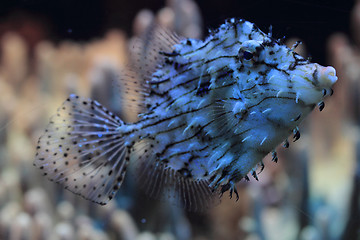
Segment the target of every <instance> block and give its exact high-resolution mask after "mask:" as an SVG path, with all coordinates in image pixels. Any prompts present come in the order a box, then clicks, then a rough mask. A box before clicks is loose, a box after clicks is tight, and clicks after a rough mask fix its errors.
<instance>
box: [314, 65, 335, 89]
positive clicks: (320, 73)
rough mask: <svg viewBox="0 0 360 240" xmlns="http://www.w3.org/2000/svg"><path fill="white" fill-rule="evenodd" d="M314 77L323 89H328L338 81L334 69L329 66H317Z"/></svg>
mask: <svg viewBox="0 0 360 240" xmlns="http://www.w3.org/2000/svg"><path fill="white" fill-rule="evenodd" d="M314 77H315V79H316V80H317V82H318V85H319V86H320V87H323V88H330V87H331V86H332V85H334V83H335V82H336V81H337V79H338V77H337V76H336V70H335V68H333V67H331V66H328V67H323V66H320V65H318V64H317V66H316V70H315V76H314Z"/></svg>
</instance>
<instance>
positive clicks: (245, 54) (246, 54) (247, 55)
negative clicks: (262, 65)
mask: <svg viewBox="0 0 360 240" xmlns="http://www.w3.org/2000/svg"><path fill="white" fill-rule="evenodd" d="M253 57H254V54H252V53H251V52H249V51H244V52H243V58H244V59H245V60H251V59H252V58H253Z"/></svg>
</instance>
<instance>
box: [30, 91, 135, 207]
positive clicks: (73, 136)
mask: <svg viewBox="0 0 360 240" xmlns="http://www.w3.org/2000/svg"><path fill="white" fill-rule="evenodd" d="M123 125H124V122H123V121H122V120H121V119H120V118H118V117H117V116H115V115H114V114H113V113H111V112H110V111H109V110H107V109H106V108H105V107H103V106H101V105H100V104H99V103H98V102H97V101H93V100H90V99H83V98H80V97H78V96H76V95H70V97H69V98H68V99H67V100H66V101H65V102H64V103H63V105H62V106H61V107H60V108H59V109H58V111H57V114H56V115H54V116H53V117H52V118H51V119H50V123H49V125H48V127H47V129H46V130H45V133H44V135H42V136H41V137H40V139H39V141H38V146H37V153H36V159H35V162H34V165H35V166H36V167H38V168H40V169H41V170H42V171H43V173H44V175H46V176H48V178H49V179H50V180H51V181H54V182H57V183H60V184H62V185H64V186H65V188H66V189H68V190H70V191H71V192H73V193H75V194H78V195H81V196H82V197H84V198H85V199H88V200H91V201H93V202H96V203H99V204H102V205H104V204H106V203H107V201H109V200H110V199H112V198H113V197H114V195H115V193H116V192H117V190H118V188H119V187H120V185H121V183H122V181H123V178H124V175H125V172H126V166H127V164H128V159H129V158H128V157H127V153H126V147H125V145H124V144H125V140H124V138H123V136H122V135H121V133H120V132H119V131H118V129H119V127H121V126H123Z"/></svg>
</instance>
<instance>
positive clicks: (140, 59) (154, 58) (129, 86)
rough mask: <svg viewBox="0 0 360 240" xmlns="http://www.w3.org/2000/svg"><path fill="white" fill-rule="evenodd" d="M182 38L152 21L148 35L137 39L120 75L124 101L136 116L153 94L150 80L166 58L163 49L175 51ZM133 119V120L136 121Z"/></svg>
mask: <svg viewBox="0 0 360 240" xmlns="http://www.w3.org/2000/svg"><path fill="white" fill-rule="evenodd" d="M179 42H180V38H179V37H178V36H177V35H176V34H175V33H172V32H170V31H168V30H166V29H165V28H163V27H161V26H159V25H157V24H151V25H150V27H149V28H148V29H147V30H146V31H145V32H144V34H143V35H142V36H141V37H139V38H135V39H133V41H132V43H131V45H132V46H131V48H130V59H129V63H128V66H127V67H126V69H125V70H124V71H122V72H121V73H120V74H121V75H120V78H119V81H118V84H117V85H118V87H119V88H120V91H121V104H122V107H123V109H124V110H125V111H127V114H124V115H128V114H129V112H130V113H134V115H135V116H137V115H138V114H140V113H142V112H143V111H144V110H145V106H144V98H145V97H146V96H147V94H148V93H149V88H148V84H147V81H149V80H151V77H152V74H153V73H154V72H155V70H156V68H157V67H158V65H159V64H160V63H161V62H162V61H163V56H161V52H172V50H173V47H174V45H175V44H177V43H179ZM135 120H136V119H131V120H130V121H135Z"/></svg>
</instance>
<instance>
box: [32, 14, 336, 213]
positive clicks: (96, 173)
mask: <svg viewBox="0 0 360 240" xmlns="http://www.w3.org/2000/svg"><path fill="white" fill-rule="evenodd" d="M160 35H161V34H160ZM160 40H161V41H157V45H156V46H155V47H154V48H153V49H154V50H153V52H152V53H153V55H152V57H149V58H143V59H140V60H141V61H142V62H141V66H142V67H143V68H144V69H145V70H144V69H143V71H142V72H149V71H152V74H151V73H149V74H147V75H146V74H143V79H145V80H146V79H147V80H146V81H145V83H144V84H143V85H142V87H141V89H138V88H139V86H140V85H139V84H138V81H137V80H132V81H133V82H131V80H129V79H131V78H127V79H125V80H123V84H124V86H126V87H124V89H125V90H126V91H127V92H129V91H130V92H142V93H143V94H144V96H145V97H146V98H145V100H144V101H142V106H143V109H144V112H143V113H142V114H140V115H139V120H138V121H137V122H135V123H125V122H124V121H122V120H121V119H120V118H118V117H117V116H115V115H114V114H113V113H112V112H110V111H109V110H107V109H106V108H105V107H103V106H102V105H100V104H99V103H98V102H97V101H95V100H90V99H84V98H80V97H78V96H76V95H70V97H69V98H68V99H67V100H66V101H65V102H64V104H63V105H62V106H61V107H60V108H59V109H58V113H57V114H56V115H55V116H54V117H52V118H51V120H50V124H49V125H48V127H47V129H46V130H45V134H44V135H43V136H41V137H40V139H39V141H38V146H37V154H36V160H35V163H34V165H35V166H36V167H38V168H40V169H42V171H43V172H44V175H47V176H48V177H49V179H50V180H52V181H55V182H57V183H61V184H63V185H64V186H65V188H67V189H69V190H70V191H72V192H74V193H76V194H79V195H81V196H83V197H84V198H86V199H89V200H91V201H94V202H97V203H100V204H106V203H107V201H108V200H110V199H112V198H113V197H114V195H115V193H116V192H117V190H118V189H119V187H120V185H121V183H122V182H123V180H124V177H125V173H126V171H127V168H128V165H129V163H132V164H130V165H131V166H133V168H134V169H135V170H134V171H135V173H136V174H135V176H136V178H137V180H138V181H139V183H140V184H141V185H142V186H143V187H144V188H145V190H146V192H147V193H148V194H150V195H151V196H154V197H157V198H168V199H170V200H171V201H174V202H176V203H178V204H180V205H182V206H184V207H185V208H187V209H190V210H201V209H204V208H207V207H210V206H211V205H212V204H214V203H216V202H218V200H219V197H220V196H221V195H222V193H224V192H226V191H228V190H229V191H230V195H232V193H235V194H236V195H237V198H238V193H237V191H236V187H235V184H236V183H237V182H239V181H240V180H241V179H244V178H245V179H248V177H247V175H248V174H249V173H250V174H252V175H253V176H254V177H255V178H256V179H257V174H256V169H257V167H259V166H262V167H263V166H264V165H263V163H262V159H263V158H264V157H265V156H266V155H267V154H268V153H270V152H272V154H273V160H274V161H276V160H277V156H276V152H275V148H276V147H277V146H278V145H279V144H280V143H281V142H283V141H284V140H285V145H288V141H287V138H288V136H289V135H290V134H291V133H294V140H297V139H298V138H299V137H300V133H299V131H298V125H299V123H300V122H301V121H302V120H303V119H304V118H305V117H306V116H307V115H308V114H309V113H310V112H311V111H312V110H313V109H314V108H315V107H316V106H317V105H318V106H319V107H320V110H322V108H323V107H324V103H323V99H324V98H325V97H326V96H328V95H331V94H332V89H331V87H332V85H333V84H334V83H335V82H336V80H337V77H336V73H335V69H334V68H333V67H323V66H320V65H319V64H316V63H310V62H309V61H308V60H307V59H304V58H303V57H301V56H300V55H299V54H297V53H296V52H295V51H294V48H292V49H290V48H288V47H286V46H285V45H284V44H282V43H280V41H278V40H275V39H274V38H272V36H271V33H269V34H265V33H264V32H262V31H260V30H259V29H258V28H257V27H256V26H255V25H254V24H252V23H250V22H247V21H244V20H241V19H230V20H228V21H226V23H225V24H222V25H221V26H220V28H219V29H217V30H216V31H214V32H211V34H210V36H209V37H207V39H206V40H205V41H201V40H195V39H184V40H177V39H176V38H174V37H173V36H171V35H164V34H162V35H161V37H160ZM150 65H151V66H155V67H154V69H152V68H151V67H149V66H150ZM134 75H135V73H134ZM140 75H141V74H140Z"/></svg>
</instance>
